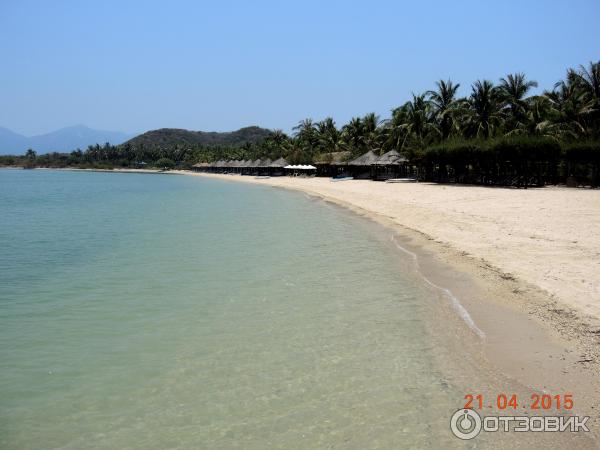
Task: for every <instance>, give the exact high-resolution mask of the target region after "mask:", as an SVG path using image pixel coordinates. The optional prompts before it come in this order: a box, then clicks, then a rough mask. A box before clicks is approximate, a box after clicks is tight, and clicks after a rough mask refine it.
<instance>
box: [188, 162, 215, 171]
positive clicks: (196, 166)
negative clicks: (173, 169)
mask: <svg viewBox="0 0 600 450" xmlns="http://www.w3.org/2000/svg"><path fill="white" fill-rule="evenodd" d="M210 166H211V164H210V163H207V162H199V163H196V164H194V165H193V166H192V167H194V168H196V169H204V168H206V167H210Z"/></svg>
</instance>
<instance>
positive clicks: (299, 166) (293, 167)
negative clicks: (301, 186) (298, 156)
mask: <svg viewBox="0 0 600 450" xmlns="http://www.w3.org/2000/svg"><path fill="white" fill-rule="evenodd" d="M284 169H290V170H317V168H316V167H315V166H310V165H304V164H297V165H289V166H285V167H284Z"/></svg>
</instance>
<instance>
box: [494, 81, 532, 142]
mask: <svg viewBox="0 0 600 450" xmlns="http://www.w3.org/2000/svg"><path fill="white" fill-rule="evenodd" d="M537 85H538V84H537V81H533V80H529V81H528V80H527V79H526V78H525V74H524V73H515V74H508V75H507V76H506V78H500V85H499V86H498V96H499V99H500V101H501V102H502V103H503V108H504V109H505V110H506V112H507V115H508V118H509V120H508V122H507V127H508V132H511V131H514V130H519V129H523V128H524V127H525V126H526V121H527V112H528V106H529V105H528V103H527V98H526V96H527V93H528V92H529V91H530V90H531V88H534V87H537Z"/></svg>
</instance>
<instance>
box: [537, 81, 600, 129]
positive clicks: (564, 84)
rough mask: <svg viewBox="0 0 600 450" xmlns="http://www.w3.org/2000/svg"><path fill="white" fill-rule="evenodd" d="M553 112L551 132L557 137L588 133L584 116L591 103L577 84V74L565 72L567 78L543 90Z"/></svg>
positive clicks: (588, 111) (590, 108)
mask: <svg viewBox="0 0 600 450" xmlns="http://www.w3.org/2000/svg"><path fill="white" fill-rule="evenodd" d="M544 96H545V97H546V98H548V100H549V101H550V105H551V107H552V110H553V112H554V118H553V133H554V135H555V136H557V137H571V138H574V137H578V136H585V135H587V134H588V131H589V130H588V129H587V127H586V122H585V117H586V116H587V115H589V114H590V112H591V111H592V106H593V103H592V101H591V100H589V98H588V96H587V95H586V93H585V91H583V90H582V89H581V88H580V86H579V85H578V81H577V74H576V73H575V72H574V71H569V72H568V73H567V79H566V80H561V81H559V82H557V83H556V84H555V85H554V89H553V90H552V91H546V92H544Z"/></svg>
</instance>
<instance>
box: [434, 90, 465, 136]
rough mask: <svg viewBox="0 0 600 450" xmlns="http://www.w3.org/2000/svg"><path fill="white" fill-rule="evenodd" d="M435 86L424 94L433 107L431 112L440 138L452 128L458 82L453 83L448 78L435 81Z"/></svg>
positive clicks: (448, 133) (446, 134) (456, 103)
mask: <svg viewBox="0 0 600 450" xmlns="http://www.w3.org/2000/svg"><path fill="white" fill-rule="evenodd" d="M436 86H437V90H435V91H427V92H426V95H427V96H428V97H429V102H430V103H431V106H432V107H433V113H434V116H435V120H436V122H437V125H438V127H439V130H440V134H441V136H442V139H446V138H448V136H450V133H451V132H452V130H453V128H454V122H455V121H454V117H453V114H455V113H456V111H457V105H458V102H457V98H456V92H457V91H458V88H459V87H460V84H459V83H457V84H454V83H452V81H450V80H448V81H444V80H439V81H437V82H436Z"/></svg>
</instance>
